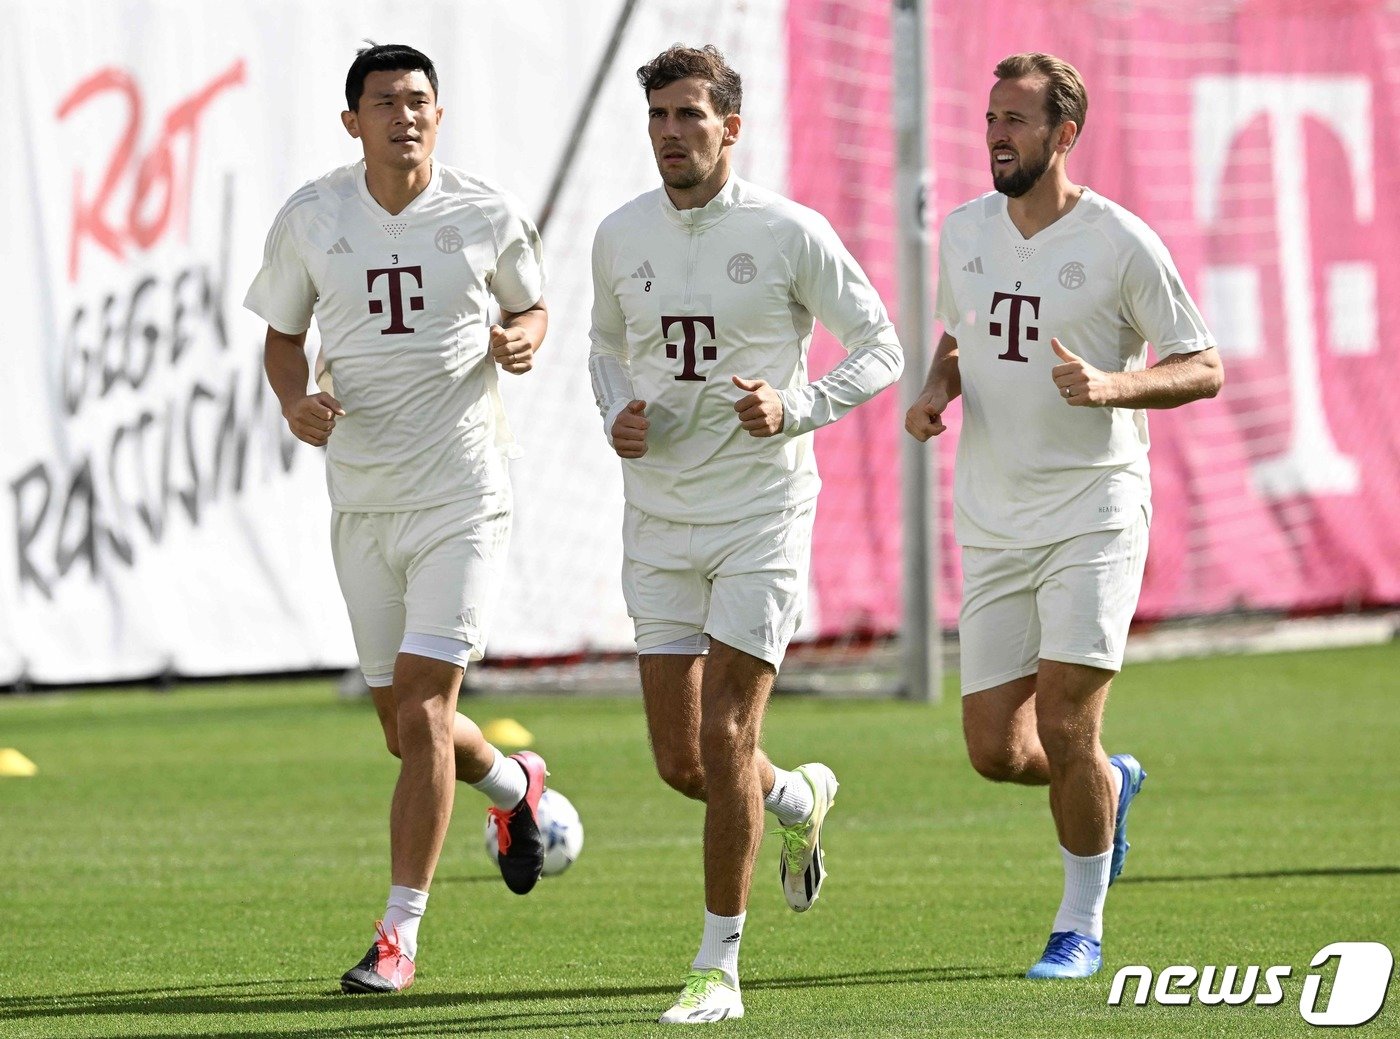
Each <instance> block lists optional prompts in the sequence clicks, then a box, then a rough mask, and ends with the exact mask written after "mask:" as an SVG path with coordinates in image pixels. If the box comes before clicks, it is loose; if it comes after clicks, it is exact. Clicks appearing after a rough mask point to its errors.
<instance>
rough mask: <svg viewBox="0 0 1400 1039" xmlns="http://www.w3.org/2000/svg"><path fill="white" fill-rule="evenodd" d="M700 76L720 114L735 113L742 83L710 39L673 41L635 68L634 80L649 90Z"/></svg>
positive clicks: (740, 95) (742, 92) (741, 93)
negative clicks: (687, 42)
mask: <svg viewBox="0 0 1400 1039" xmlns="http://www.w3.org/2000/svg"><path fill="white" fill-rule="evenodd" d="M692 78H694V79H703V80H704V81H705V83H706V84H707V85H708V86H709V88H710V104H711V105H713V106H714V109H715V111H716V112H718V113H719V114H720V115H736V114H737V113H738V111H739V106H740V105H741V104H742V103H743V101H744V84H743V82H742V81H741V80H740V79H739V73H737V72H735V71H734V70H733V69H732V68H730V67H729V63H728V62H726V61H725V60H724V55H723V54H721V53H720V52H719V48H717V47H716V46H715V45H714V44H713V43H707V44H705V46H703V47H699V48H696V47H686V46H684V45H683V44H679V43H674V44H672V45H671V46H670V47H667V48H666V49H665V50H664V51H662V52H661V53H660V54H658V55H657V56H656V57H654V58H652V59H651V61H649V62H647V63H646V64H645V65H643V66H642V67H641V68H639V69H638V70H637V82H639V83H640V84H641V85H642V89H643V90H644V91H646V95H647V100H648V101H649V100H651V92H652V91H653V90H660V89H661V88H662V87H668V86H670V85H671V84H672V83H674V82H676V80H678V79H692Z"/></svg>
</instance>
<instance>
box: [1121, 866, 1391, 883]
mask: <svg viewBox="0 0 1400 1039" xmlns="http://www.w3.org/2000/svg"><path fill="white" fill-rule="evenodd" d="M1398 874H1400V866H1330V867H1326V868H1320V869H1269V870H1258V871H1253V872H1246V873H1199V874H1182V875H1179V876H1171V877H1137V876H1126V877H1119V878H1118V881H1117V883H1118V884H1199V883H1206V882H1209V881H1213V880H1280V879H1283V878H1286V877H1393V876H1396V875H1398Z"/></svg>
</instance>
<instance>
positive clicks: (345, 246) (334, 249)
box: [326, 238, 355, 256]
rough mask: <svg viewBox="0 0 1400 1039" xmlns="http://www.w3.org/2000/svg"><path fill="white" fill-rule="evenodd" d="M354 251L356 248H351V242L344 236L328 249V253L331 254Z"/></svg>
mask: <svg viewBox="0 0 1400 1039" xmlns="http://www.w3.org/2000/svg"><path fill="white" fill-rule="evenodd" d="M354 251H355V250H354V249H352V248H350V243H349V242H347V241H346V240H345V239H344V238H342V239H341V240H340V241H338V242H336V243H335V245H333V246H331V247H330V248H329V249H327V250H326V255H327V256H330V255H331V254H332V253H353V252H354Z"/></svg>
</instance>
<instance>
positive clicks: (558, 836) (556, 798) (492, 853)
mask: <svg viewBox="0 0 1400 1039" xmlns="http://www.w3.org/2000/svg"><path fill="white" fill-rule="evenodd" d="M536 818H537V819H538V821H539V824H540V836H541V837H543V838H544V870H543V872H542V873H541V874H540V875H541V876H545V877H557V876H558V875H559V874H560V873H563V872H564V871H565V870H566V869H568V868H569V867H570V866H572V865H573V864H574V859H576V858H578V853H579V852H581V851H582V850H583V821H582V820H581V819H579V817H578V810H577V809H576V808H574V806H573V805H572V804H570V803H569V799H568V798H567V797H565V796H564V795H563V794H561V793H560V792H559V791H558V790H545V792H544V793H543V794H541V795H540V806H539V810H538V812H537V813H536ZM497 850H498V848H497V844H496V820H495V817H494V816H490V815H488V816H487V817H486V854H487V856H489V857H490V859H491V864H492V865H493V866H494V865H495V864H496V854H497Z"/></svg>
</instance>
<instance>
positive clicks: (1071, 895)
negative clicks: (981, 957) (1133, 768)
mask: <svg viewBox="0 0 1400 1039" xmlns="http://www.w3.org/2000/svg"><path fill="white" fill-rule="evenodd" d="M1114 771H1115V772H1116V771H1118V770H1117V769H1114ZM1060 855H1061V856H1063V858H1064V860H1065V896H1064V899H1063V901H1061V902H1060V911H1059V912H1058V913H1056V914H1055V925H1054V926H1053V927H1051V928H1050V929H1051V930H1052V931H1078V932H1079V933H1080V934H1087V935H1088V936H1089V937H1090V938H1093V939H1094V940H1095V941H1103V902H1104V898H1105V897H1106V896H1107V895H1108V867H1109V865H1110V863H1111V862H1112V861H1113V849H1112V848H1110V849H1109V850H1108V851H1106V852H1103V853H1102V854H1100V855H1088V856H1079V855H1072V854H1070V853H1069V852H1067V851H1065V849H1064V848H1061V849H1060Z"/></svg>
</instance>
